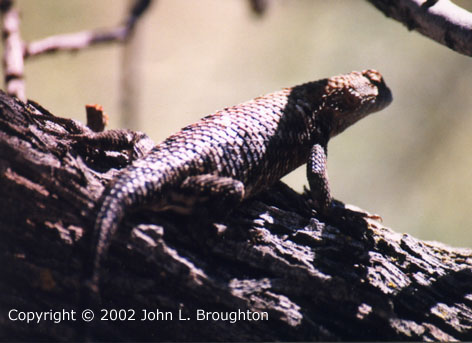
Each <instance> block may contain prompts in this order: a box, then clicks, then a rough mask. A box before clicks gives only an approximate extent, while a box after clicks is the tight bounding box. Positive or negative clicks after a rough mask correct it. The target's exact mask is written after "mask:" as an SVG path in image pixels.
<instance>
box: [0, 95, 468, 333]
mask: <svg viewBox="0 0 472 343" xmlns="http://www.w3.org/2000/svg"><path fill="white" fill-rule="evenodd" d="M40 112H41V113H40ZM41 117H43V118H49V119H50V118H51V115H50V114H49V113H47V111H45V110H44V109H42V108H41V107H40V106H38V105H35V104H31V105H30V106H25V105H24V104H23V103H21V102H18V101H16V100H14V99H12V98H10V97H8V96H6V95H5V94H3V93H0V188H1V190H2V192H1V193H0V203H1V204H2V205H1V206H0V237H1V238H0V249H1V253H0V275H1V279H0V339H2V340H4V339H17V340H33V339H34V340H37V339H48V340H51V339H53V340H77V339H81V338H83V337H85V336H89V337H92V338H93V339H96V340H131V339H132V340H148V341H149V340H152V341H262V340H265V341H273V340H279V341H288V340H290V341H300V340H303V341H311V340H324V341H326V340H409V341H411V340H443V341H449V340H454V339H455V340H471V339H472V287H471V285H472V251H470V250H466V249H457V248H450V247H447V246H444V245H442V244H440V243H432V242H423V241H419V240H417V239H415V238H413V237H411V236H409V235H407V234H398V233H395V232H393V231H392V230H390V229H388V228H386V227H384V226H382V225H381V224H380V223H378V222H377V221H374V220H372V219H368V218H365V216H363V215H362V214H361V213H360V212H356V211H354V210H352V211H351V210H348V209H339V210H338V212H339V213H338V215H337V216H332V217H330V218H320V217H319V216H317V214H316V213H314V212H313V211H312V210H311V207H310V200H309V197H308V196H307V195H306V194H303V195H300V194H297V193H296V192H294V191H292V190H291V189H290V188H288V187H287V186H286V185H284V184H282V183H279V184H278V185H277V186H275V187H273V188H272V189H270V190H267V191H266V192H264V193H263V194H260V195H259V196H258V197H257V198H255V199H252V200H250V201H247V202H245V203H244V204H243V205H242V206H241V207H240V208H238V209H237V210H236V211H234V212H232V213H231V215H230V216H229V218H228V219H227V220H226V221H225V222H223V223H219V224H208V223H205V221H200V220H199V219H198V218H186V217H182V216H177V215H172V214H170V213H168V214H157V213H153V212H152V211H150V210H144V209H143V210H138V211H136V212H134V213H130V215H129V216H128V217H127V218H126V219H125V221H124V222H123V223H122V225H121V231H120V232H119V234H118V236H117V237H116V239H115V241H114V243H113V246H112V248H111V250H110V256H109V258H108V260H107V263H106V268H105V269H106V270H105V274H104V275H103V282H102V302H103V307H104V308H107V309H117V310H118V309H135V310H136V312H135V316H134V318H135V319H136V320H135V321H131V320H124V321H120V320H116V321H113V320H108V321H100V320H98V319H95V320H94V321H93V322H92V323H87V324H84V323H83V322H82V320H81V318H80V317H81V311H82V310H83V305H82V304H81V302H80V297H79V290H80V285H81V270H82V264H83V261H85V260H86V259H85V254H86V251H87V249H89V247H87V245H88V244H87V242H88V239H87V237H88V236H89V234H90V231H91V229H92V227H93V222H94V217H95V204H96V203H97V202H98V200H99V198H100V194H101V192H102V190H103V187H104V184H106V183H107V182H108V180H109V179H110V177H111V176H112V175H113V173H114V172H115V171H116V169H119V168H122V167H124V166H125V165H126V164H128V163H129V162H130V160H131V159H132V157H130V156H132V155H133V154H131V153H129V151H127V150H126V149H124V150H122V151H115V152H113V151H103V150H101V149H98V148H96V147H93V146H90V145H88V144H89V143H87V141H85V140H80V139H78V137H79V136H77V133H80V132H81V130H83V128H82V127H81V126H80V124H77V123H72V122H68V121H62V122H61V121H60V120H59V122H60V123H54V122H53V121H51V120H44V119H40V118H41ZM55 121H56V122H57V121H58V120H55ZM70 134H73V135H70ZM129 148H130V149H131V150H132V149H133V147H132V146H130V147H129ZM112 167H113V168H115V169H110V168H112ZM12 309H17V310H19V311H36V312H49V311H50V310H52V311H62V310H63V309H65V310H67V311H70V310H75V311H77V314H76V316H75V318H76V319H77V321H73V320H69V321H63V322H61V323H57V324H55V323H54V322H53V321H52V320H41V321H40V322H39V323H29V324H27V323H25V322H20V321H12V320H10V319H9V313H10V310H12ZM143 309H146V310H149V311H154V313H155V312H156V310H159V311H161V313H164V312H167V311H169V312H170V313H172V316H173V317H172V319H170V317H169V315H168V317H167V319H168V320H160V321H140V319H141V317H142V310H143ZM199 309H201V310H204V311H216V312H219V313H221V314H223V315H227V314H229V313H230V312H234V311H236V312H238V311H243V312H244V313H247V312H246V311H248V310H249V311H258V312H267V313H268V320H266V321H262V320H260V321H255V320H252V321H251V320H240V321H237V322H236V323H230V322H229V321H224V320H213V319H211V317H210V319H208V320H202V321H197V320H196V318H197V317H196V316H197V311H198V310H199ZM179 311H180V315H181V317H182V318H187V317H189V318H191V319H190V320H188V321H181V320H179ZM10 314H12V315H14V316H16V317H17V316H18V312H14V313H10ZM123 314H126V315H128V316H129V315H131V314H132V311H127V312H121V315H123ZM96 316H97V318H98V317H101V314H99V313H96ZM112 317H113V314H112V313H110V315H109V316H108V319H110V318H112Z"/></svg>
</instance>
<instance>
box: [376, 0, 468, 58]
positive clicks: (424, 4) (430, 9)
mask: <svg viewBox="0 0 472 343" xmlns="http://www.w3.org/2000/svg"><path fill="white" fill-rule="evenodd" d="M368 1H369V2H370V3H372V4H373V5H374V6H375V7H376V8H377V9H379V10H380V11H382V12H383V13H384V14H385V15H386V16H387V17H391V18H393V19H396V20H398V21H400V22H402V23H403V24H404V25H405V26H406V27H407V28H408V29H409V30H416V31H418V32H420V33H422V34H423V35H425V36H427V37H429V38H431V39H433V40H435V41H437V42H438V43H441V44H443V45H445V46H447V47H448V48H450V49H452V50H455V51H457V52H459V53H461V54H464V55H467V56H472V13H470V12H468V11H466V10H464V9H463V8H461V7H459V6H457V5H455V4H453V3H452V2H450V1H449V0H441V1H437V0H427V1H425V0H396V1H390V0H368Z"/></svg>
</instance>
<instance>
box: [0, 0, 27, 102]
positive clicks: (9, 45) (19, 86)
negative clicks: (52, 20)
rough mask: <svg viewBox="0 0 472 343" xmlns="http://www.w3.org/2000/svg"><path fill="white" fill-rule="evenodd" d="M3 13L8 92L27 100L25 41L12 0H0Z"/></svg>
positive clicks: (0, 8)
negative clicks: (22, 38) (24, 57)
mask: <svg viewBox="0 0 472 343" xmlns="http://www.w3.org/2000/svg"><path fill="white" fill-rule="evenodd" d="M0 11H1V13H2V37H3V45H4V51H3V73H4V80H5V81H4V82H5V86H6V90H7V92H8V94H10V95H14V96H16V97H17V98H18V99H21V100H22V101H25V100H26V94H25V82H24V79H23V73H24V61H23V41H22V40H21V36H20V16H19V13H18V10H16V9H15V8H13V4H12V1H11V0H2V1H0Z"/></svg>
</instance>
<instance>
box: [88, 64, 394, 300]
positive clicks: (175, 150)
mask: <svg viewBox="0 0 472 343" xmlns="http://www.w3.org/2000/svg"><path fill="white" fill-rule="evenodd" d="M391 101H392V94H391V92H390V89H389V88H388V87H387V85H386V84H385V81H384V79H383V77H382V75H381V74H380V73H379V72H377V71H375V70H372V69H369V70H364V71H362V72H357V71H354V72H351V73H348V74H344V75H338V76H333V77H330V78H326V79H322V80H319V81H314V82H308V83H305V84H302V85H299V86H295V87H291V88H284V89H282V90H280V91H278V92H275V93H271V94H268V95H264V96H260V97H257V98H255V99H253V100H251V101H248V102H244V103H242V104H239V105H236V106H233V107H227V108H224V109H223V110H221V111H218V112H215V113H214V114H211V115H208V116H206V117H204V118H202V119H201V120H200V121H198V122H196V123H195V124H191V125H189V126H186V127H184V128H183V129H181V130H180V131H179V132H177V133H175V134H173V135H171V136H170V137H168V138H167V139H165V140H164V141H162V142H161V143H159V144H157V145H156V146H154V147H153V148H152V149H151V150H150V151H149V153H147V155H145V156H144V157H143V158H140V159H137V160H135V161H134V162H132V164H131V165H129V166H128V167H126V168H124V169H122V170H121V171H120V172H119V173H118V175H117V176H116V177H115V178H114V179H113V180H112V181H111V182H110V184H109V185H108V187H106V189H105V191H104V192H103V194H102V197H101V199H102V201H101V204H100V206H99V210H98V215H97V217H96V221H95V227H94V239H93V240H94V243H93V245H92V249H93V253H92V254H91V257H92V258H91V261H90V264H89V266H88V268H89V270H88V271H87V272H86V274H87V275H86V280H87V281H86V282H85V284H86V287H87V288H88V289H89V290H91V291H92V292H93V293H94V294H99V281H100V269H101V265H102V262H103V260H104V258H105V257H106V254H107V250H108V248H109V246H110V244H111V240H112V237H113V235H114V233H115V232H116V231H117V229H118V226H119V225H120V222H121V221H122V220H123V218H124V216H125V214H126V212H127V211H128V210H130V209H132V208H135V207H139V206H152V207H153V208H154V209H156V210H162V211H164V210H168V209H171V210H174V211H176V212H181V213H189V211H188V210H189V208H190V209H191V208H192V205H193V204H192V203H191V201H190V199H200V198H201V199H207V200H208V199H214V200H215V201H214V203H218V204H219V205H221V206H222V208H227V209H230V210H231V209H233V208H234V207H236V206H237V205H238V204H239V203H241V202H242V201H243V200H245V199H248V198H250V197H252V196H254V195H255V194H257V193H259V192H261V191H262V190H264V189H266V188H268V187H270V186H271V185H273V184H274V183H276V182H277V181H278V180H279V179H280V178H281V177H283V176H284V175H286V174H288V173H289V172H291V171H292V170H294V169H296V168H297V167H299V166H301V165H303V164H304V163H306V165H307V179H308V183H309V187H310V193H311V197H312V200H313V206H314V209H315V210H316V211H317V212H318V213H320V214H329V212H330V208H331V207H332V202H333V199H332V196H331V192H330V187H329V182H328V175H327V170H326V164H327V144H328V141H329V139H330V138H332V137H334V136H336V135H338V134H339V133H341V132H343V131H344V130H345V129H346V128H347V127H349V126H351V125H352V124H354V123H355V122H357V121H358V120H360V119H362V118H364V117H365V116H367V115H368V114H370V113H373V112H377V111H380V110H382V109H383V108H385V107H386V106H388V105H389V104H390V102H391Z"/></svg>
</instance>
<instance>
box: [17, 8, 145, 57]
mask: <svg viewBox="0 0 472 343" xmlns="http://www.w3.org/2000/svg"><path fill="white" fill-rule="evenodd" d="M151 3H152V0H136V2H135V4H134V6H132V7H131V10H130V14H129V16H128V18H127V20H126V22H125V24H123V25H121V26H118V27H115V28H111V29H104V30H88V31H82V32H77V33H71V34H62V35H56V36H51V37H47V38H44V39H41V40H37V41H34V42H31V43H29V44H27V46H26V48H25V55H24V57H25V58H31V57H35V56H38V55H42V54H46V53H51V52H55V51H77V50H81V49H84V48H87V47H89V46H92V45H95V44H101V43H107V42H116V41H117V42H124V41H125V40H126V39H127V38H128V37H129V36H130V35H131V33H132V32H133V29H134V27H135V25H136V23H137V20H138V19H139V18H140V17H141V15H142V14H143V13H144V12H145V11H146V10H147V9H148V8H149V5H150V4H151Z"/></svg>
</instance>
